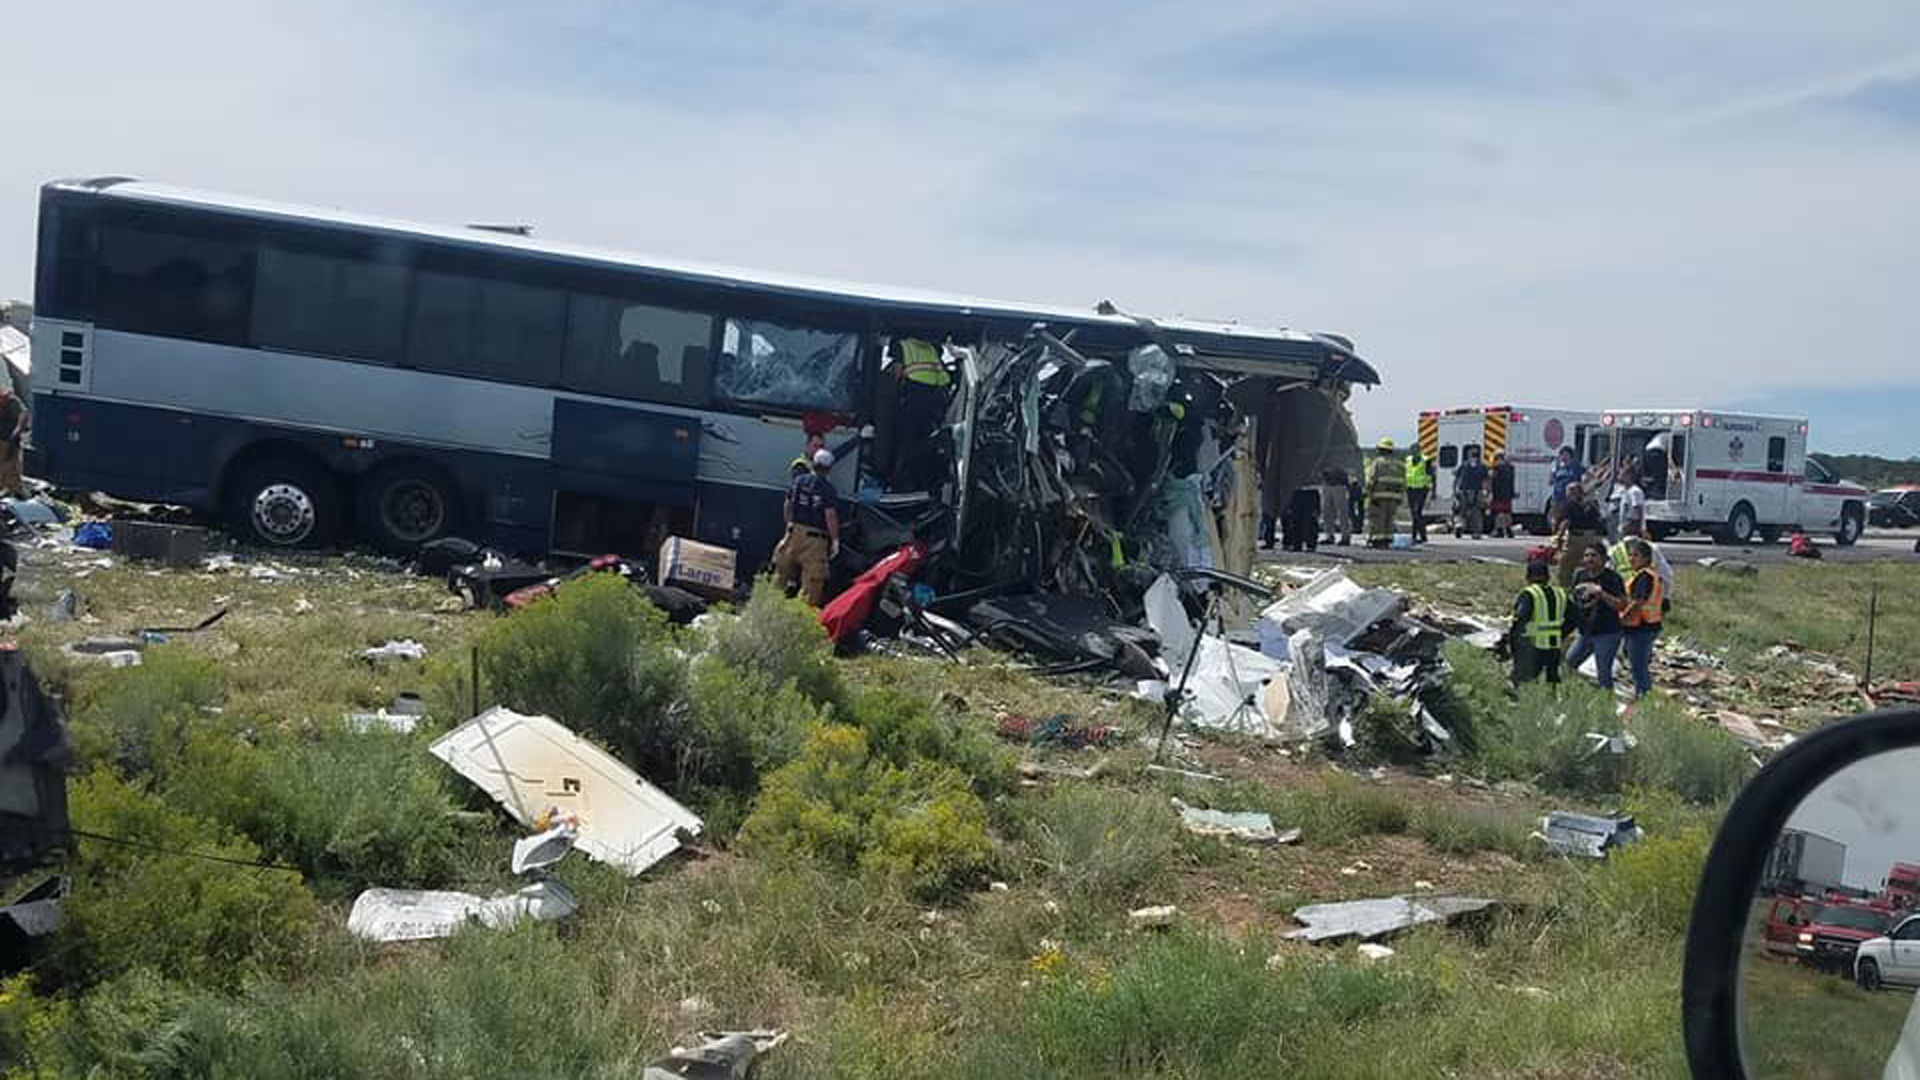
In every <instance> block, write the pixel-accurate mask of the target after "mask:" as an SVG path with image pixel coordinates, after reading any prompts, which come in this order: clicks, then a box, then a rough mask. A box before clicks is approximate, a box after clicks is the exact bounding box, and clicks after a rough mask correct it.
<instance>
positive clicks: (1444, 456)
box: [1440, 444, 1460, 469]
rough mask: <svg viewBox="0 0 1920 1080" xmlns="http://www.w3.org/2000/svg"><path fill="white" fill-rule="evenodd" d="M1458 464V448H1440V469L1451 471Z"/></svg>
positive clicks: (1450, 446)
mask: <svg viewBox="0 0 1920 1080" xmlns="http://www.w3.org/2000/svg"><path fill="white" fill-rule="evenodd" d="M1458 464H1460V448H1459V447H1457V446H1453V445H1451V444H1449V445H1447V446H1443V447H1441V448H1440V467H1441V468H1443V469H1451V468H1453V467H1454V466H1455V465H1458Z"/></svg>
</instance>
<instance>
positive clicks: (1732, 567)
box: [1697, 555, 1760, 577]
mask: <svg viewBox="0 0 1920 1080" xmlns="http://www.w3.org/2000/svg"><path fill="white" fill-rule="evenodd" d="M1697 561H1698V562H1699V564H1700V565H1701V566H1704V567H1706V568H1707V569H1709V570H1713V571H1716V572H1718V573H1722V574H1733V575H1735V576H1737V577H1754V576H1756V575H1757V574H1759V573H1760V568H1759V567H1757V566H1755V565H1753V564H1752V563H1750V562H1748V561H1747V560H1745V559H1722V558H1718V557H1716V556H1713V555H1708V556H1706V557H1704V558H1701V559H1699V560H1697Z"/></svg>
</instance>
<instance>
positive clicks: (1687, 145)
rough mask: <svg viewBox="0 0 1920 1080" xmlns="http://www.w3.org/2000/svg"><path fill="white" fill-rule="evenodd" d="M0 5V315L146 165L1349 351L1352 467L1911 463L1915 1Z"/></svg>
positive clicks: (359, 0)
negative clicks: (1108, 303) (1522, 429)
mask: <svg viewBox="0 0 1920 1080" xmlns="http://www.w3.org/2000/svg"><path fill="white" fill-rule="evenodd" d="M4 10H5V19H4V20H0V25H4V26H5V27H6V29H7V31H8V33H7V35H6V38H5V39H4V40H5V41H6V42H7V43H8V44H7V46H6V48H5V52H4V54H3V55H4V61H3V62H0V72H4V74H5V79H6V85H8V86H9V87H11V88H12V89H13V92H14V100H13V102H12V105H13V107H12V108H11V109H10V110H8V113H7V121H6V129H7V132H8V135H9V138H8V139H7V140H6V144H5V150H4V152H0V294H4V295H10V296H23V297H24V296H26V295H27V294H29V293H30V291H31V280H32V276H31V275H32V262H33V235H34V234H33V218H34V210H35V189H36V187H37V185H39V184H40V183H42V182H44V181H46V180H48V179H51V178H54V177H66V176H82V175H106V174H115V175H132V176H138V177H141V178H143V179H149V180H156V181H164V182H167V183H173V184H180V185H184V186H190V187H198V188H207V189H213V190H218V191H228V192H234V193H239V194H247V195H253V196H259V197H267V198H274V199H280V200H284V201H290V202H299V203H309V204H317V205H323V206H337V207H341V208H346V209H352V210H358V211H365V212H371V213H377V214H384V215H390V216H398V217H403V218H412V219H418V220H423V221H430V222H436V223H459V222H469V221H489V222H524V223H530V224H532V225H534V226H535V228H536V231H537V234H538V235H540V236H543V237H547V238H551V239H556V240H569V241H579V242H585V243H591V244H596V245H600V246H606V247H613V248H620V249H626V250H631V251H635V252H642V253H653V254H659V255H662V256H668V257H673V258H677V259H692V260H699V261H706V262H722V263H731V264H736V265H742V266H749V267H758V268H765V269H772V270H780V271H788V272H796V273H803V274H810V275H820V276H828V277H839V278H845V279H848V280H853V281H874V282H887V283H891V284H901V285H914V286H922V287H927V288H934V289H940V290H944V291H950V292H960V293H968V294H974V295H982V296H989V297H1002V298H1008V299H1017V300H1034V301H1049V302H1059V303H1064V304H1069V305H1075V306H1079V305H1087V306H1091V305H1092V304H1094V303H1096V302H1098V301H1100V300H1102V299H1111V300H1113V301H1114V302H1115V303H1117V304H1119V305H1120V306H1121V307H1122V308H1124V309H1127V310H1132V311H1142V312H1150V313H1154V314H1162V315H1185V316H1190V317H1198V318H1220V319H1227V320H1233V321H1241V322H1247V323H1255V324H1260V325H1286V326H1294V327H1299V328H1302V329H1316V330H1334V331H1337V332H1340V333H1342V334H1345V335H1347V336H1349V337H1351V338H1352V339H1354V341H1355V342H1356V344H1357V346H1358V348H1359V350H1360V352H1361V354H1362V355H1363V356H1365V357H1367V359H1369V360H1370V361H1371V362H1372V363H1373V364H1374V366H1375V367H1376V368H1378V369H1379V370H1380V372H1381V374H1382V377H1383V380H1384V382H1383V385H1381V386H1380V387H1377V388H1374V389H1373V390H1371V391H1369V392H1365V393H1360V394H1357V395H1356V396H1355V399H1354V411H1355V414H1356V418H1357V420H1358V422H1359V427H1360V431H1361V434H1362V435H1363V436H1364V437H1366V438H1368V439H1372V438H1374V437H1377V436H1379V435H1394V436H1396V437H1399V438H1402V439H1404V438H1407V437H1409V436H1410V435H1411V434H1412V417H1413V415H1414V413H1415V412H1416V411H1417V410H1419V409H1422V408H1432V407H1445V406H1451V405H1458V404H1486V403H1496V402H1498V403H1508V402H1511V403H1516V404H1523V405H1558V406H1564V407H1569V408H1596V407H1601V406H1600V403H1601V402H1609V403H1617V402H1619V401H1620V400H1622V399H1623V398H1632V399H1635V400H1641V401H1645V402H1647V403H1648V404H1659V405H1671V406H1679V407H1692V406H1701V407H1710V408H1750V409H1768V410H1774V411H1781V412H1786V413H1790V414H1804V415H1807V416H1809V417H1810V419H1811V422H1812V441H1813V444H1814V446H1815V447H1816V448H1818V449H1825V450H1829V451H1834V452H1869V453H1882V454H1888V455H1892V456H1898V457H1906V456H1909V455H1914V454H1920V433H1916V431H1915V430H1914V429H1913V427H1912V425H1911V424H1910V422H1909V421H1910V418H1911V416H1912V415H1913V408H1914V405H1915V403H1916V401H1920V364H1917V363H1915V347H1914V345H1913V344H1912V341H1913V338H1912V335H1911V334H1910V333H1909V332H1908V330H1909V324H1910V322H1911V313H1912V312H1913V311H1914V310H1915V304H1914V303H1913V298H1914V297H1915V296H1916V295H1920V260H1916V259H1915V258H1914V257H1913V254H1912V253H1913V252H1914V251H1916V250H1920V199H1916V198H1915V197H1914V192H1916V191H1920V5H1916V4H1914V3H1912V0H1858V2H1845V0H1843V2H1841V3H1837V4H1832V5H1810V4H1806V3H1803V2H1787V0H1739V2H1735V0H1697V2H1692V3H1687V4H1620V3H1617V2H1615V3H1600V2H1588V0H1568V2H1563V3H1557V4H1541V3H1538V2H1537V0H1489V2H1480V3H1475V4H1471V5H1435V4H1431V3H1415V2H1412V0H1380V2H1367V0H1341V2H1338V3H1335V2H1331V0H1299V2H1293V3H1271V2H1269V3H1252V2H1243V0H1217V2H1215V3H1211V4H1206V5H1198V4H1188V3H1172V2H1169V3H1138V4H1136V3H1126V2H1122V0H1101V2H1099V3H1094V2H1091V0H1056V2H1053V3H1048V4H1034V3H1029V2H1026V0H980V2H977V3H958V2H954V0H926V2H915V0H825V2H821V3H814V4H806V5H801V4H794V3H784V2H779V0H746V2H737V3H716V2H713V0H706V2H698V0H686V2H663V3H649V2H637V0H633V2H616V0H543V2H539V3H531V2H529V3H513V2H507V0H380V2H373V0H330V2H329V3H326V4H292V3H284V4H280V3H268V2H259V0H204V2H202V0H177V2H175V3H171V4H153V3H150V2H140V3H128V2H121V0H94V2H90V3H85V4H49V3H34V4H27V3H25V2H24V0H6V3H5V8H4ZM62 42H65V43H67V45H69V46H72V47H60V46H59V43H62Z"/></svg>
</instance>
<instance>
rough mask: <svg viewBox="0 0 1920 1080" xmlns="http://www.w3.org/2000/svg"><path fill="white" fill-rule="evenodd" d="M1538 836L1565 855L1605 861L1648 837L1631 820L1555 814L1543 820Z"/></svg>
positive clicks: (1557, 811) (1563, 812) (1556, 812)
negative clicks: (1624, 847) (1619, 849)
mask: <svg viewBox="0 0 1920 1080" xmlns="http://www.w3.org/2000/svg"><path fill="white" fill-rule="evenodd" d="M1534 835H1535V836H1537V837H1539V838H1540V839H1541V840H1542V841H1544V842H1545V843H1546V845H1547V846H1548V847H1550V848H1552V849H1553V850H1555V851H1557V852H1559V853H1560V854H1562V855H1583V856H1586V857H1587V858H1590V859H1604V858H1606V857H1607V853H1608V852H1609V851H1611V850H1613V849H1614V848H1617V847H1621V846H1624V845H1626V844H1631V843H1633V842H1634V841H1635V840H1638V839H1640V838H1641V837H1642V836H1643V835H1645V834H1644V833H1642V832H1641V830H1640V826H1638V825H1635V824H1634V823H1633V818H1631V817H1626V816H1621V817H1597V816H1595V815H1593V814H1577V813H1573V812H1571V811H1567V810H1555V811H1554V812H1552V813H1550V814H1548V815H1547V816H1546V817H1543V818H1541V819H1540V831H1539V832H1538V833H1535V834H1534Z"/></svg>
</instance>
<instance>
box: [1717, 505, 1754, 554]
mask: <svg viewBox="0 0 1920 1080" xmlns="http://www.w3.org/2000/svg"><path fill="white" fill-rule="evenodd" d="M1759 531H1760V519H1759V518H1757V517H1755V516H1754V513H1753V507H1751V506H1749V505H1747V504H1746V503H1743V502H1742V503H1735V504H1733V512H1732V513H1730V514H1728V515H1727V539H1726V541H1725V542H1726V543H1730V544H1751V543H1753V537H1754V534H1755V533H1757V532H1759Z"/></svg>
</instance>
